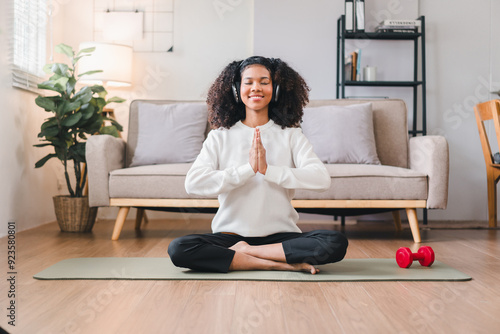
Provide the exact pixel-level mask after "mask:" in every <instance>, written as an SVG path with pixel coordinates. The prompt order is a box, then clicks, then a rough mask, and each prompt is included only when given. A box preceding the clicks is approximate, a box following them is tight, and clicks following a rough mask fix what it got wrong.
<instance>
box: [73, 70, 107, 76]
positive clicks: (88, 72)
mask: <svg viewBox="0 0 500 334" xmlns="http://www.w3.org/2000/svg"><path fill="white" fill-rule="evenodd" d="M101 72H103V70H95V71H87V72H85V73H80V74H78V77H81V76H83V75H91V74H94V73H101Z"/></svg>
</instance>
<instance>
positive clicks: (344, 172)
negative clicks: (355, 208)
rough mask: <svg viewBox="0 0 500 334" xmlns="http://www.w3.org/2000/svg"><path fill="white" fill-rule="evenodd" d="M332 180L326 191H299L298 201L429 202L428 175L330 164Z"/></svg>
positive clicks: (371, 166) (363, 166)
mask: <svg viewBox="0 0 500 334" xmlns="http://www.w3.org/2000/svg"><path fill="white" fill-rule="evenodd" d="M326 168H327V170H328V172H329V174H330V176H331V178H332V184H331V186H330V189H328V190H327V191H324V192H314V191H310V190H297V191H296V192H295V197H294V198H295V199H338V200H351V199H354V200H356V199H358V200H363V199H365V200H379V199H380V200H426V199H427V176H426V175H425V174H423V173H419V172H416V171H414V170H411V169H407V168H401V167H393V166H383V165H353V164H344V165H342V164H338V165H326Z"/></svg>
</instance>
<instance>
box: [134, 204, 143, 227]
mask: <svg viewBox="0 0 500 334" xmlns="http://www.w3.org/2000/svg"><path fill="white" fill-rule="evenodd" d="M143 218H145V217H144V209H142V208H137V215H136V217H135V229H136V230H140V229H141V223H142V219H143Z"/></svg>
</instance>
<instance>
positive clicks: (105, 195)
mask: <svg viewBox="0 0 500 334" xmlns="http://www.w3.org/2000/svg"><path fill="white" fill-rule="evenodd" d="M86 159H87V168H88V182H89V205H90V206H91V207H94V206H109V173H110V172H111V171H113V170H115V169H120V168H123V167H124V166H125V141H124V140H123V139H121V138H115V137H113V136H110V135H98V136H92V137H90V138H89V139H88V140H87V147H86Z"/></svg>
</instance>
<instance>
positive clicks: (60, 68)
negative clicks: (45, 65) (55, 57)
mask: <svg viewBox="0 0 500 334" xmlns="http://www.w3.org/2000/svg"><path fill="white" fill-rule="evenodd" d="M68 70H69V67H68V65H66V64H61V63H55V64H52V72H53V73H55V74H58V75H60V76H63V77H67V78H69V77H71V75H70V74H69V72H68Z"/></svg>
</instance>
